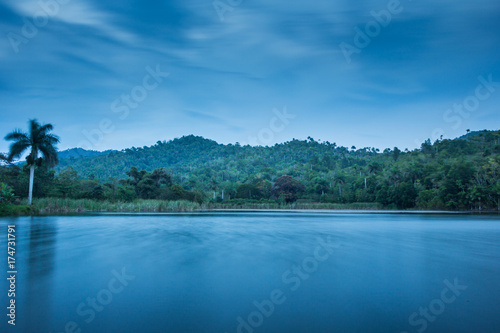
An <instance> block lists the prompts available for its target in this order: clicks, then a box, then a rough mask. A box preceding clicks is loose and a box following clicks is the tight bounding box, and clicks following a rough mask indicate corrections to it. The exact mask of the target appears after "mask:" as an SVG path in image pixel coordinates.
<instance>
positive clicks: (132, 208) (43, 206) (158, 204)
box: [33, 198, 201, 215]
mask: <svg viewBox="0 0 500 333" xmlns="http://www.w3.org/2000/svg"><path fill="white" fill-rule="evenodd" d="M200 208H201V207H200V205H199V204H197V203H194V202H190V201H164V200H136V201H132V202H121V201H117V202H111V201H104V200H91V199H78V200H75V199H61V198H40V199H36V200H34V201H33V212H34V214H36V215H51V214H72V213H90V212H127V213H128V212H130V213H155V212H192V211H196V210H199V209H200Z"/></svg>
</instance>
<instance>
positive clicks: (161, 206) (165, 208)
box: [0, 198, 383, 216]
mask: <svg viewBox="0 0 500 333" xmlns="http://www.w3.org/2000/svg"><path fill="white" fill-rule="evenodd" d="M382 208H383V207H382V205H380V204H378V203H363V202H355V203H350V204H338V203H314V202H295V203H289V204H286V203H281V204H280V203H277V202H274V201H267V200H266V201H258V200H241V199H240V200H231V201H227V202H220V203H213V202H212V203H206V204H198V203H196V202H191V201H185V200H181V201H164V200H136V201H132V202H121V201H116V202H112V201H105V200H91V199H62V198H37V199H34V200H33V205H32V206H26V205H3V206H1V207H0V216H1V215H3V216H5V215H57V214H79V213H103V212H113V213H117V212H125V213H160V212H194V211H202V210H211V209H316V210H320V209H337V210H342V209H352V210H356V209H363V210H378V209H382Z"/></svg>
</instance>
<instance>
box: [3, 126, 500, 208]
mask: <svg viewBox="0 0 500 333" xmlns="http://www.w3.org/2000/svg"><path fill="white" fill-rule="evenodd" d="M6 158H7V159H8V156H7V157H6ZM58 159H59V164H58V165H57V166H56V169H52V168H51V166H52V164H51V163H50V161H47V162H45V161H44V160H43V159H42V160H40V163H39V167H38V168H37V172H36V173H35V175H34V183H35V187H34V189H33V196H34V197H35V198H37V197H49V196H50V197H62V198H74V199H78V198H92V199H96V200H110V201H133V200H135V199H160V200H188V201H193V202H198V203H203V202H213V203H221V204H224V203H226V202H232V201H235V200H236V201H239V202H243V203H244V202H275V203H287V204H289V203H293V202H302V203H308V202H310V203H326V204H328V203H335V204H351V203H377V204H379V205H381V206H383V207H385V208H394V209H395V208H398V209H449V210H498V209H499V208H500V182H499V176H500V131H479V132H470V133H467V134H466V135H464V136H462V137H460V138H457V139H454V140H448V139H439V140H436V141H435V142H431V141H430V140H427V141H425V142H424V143H422V145H421V147H420V148H419V149H415V150H412V151H409V150H404V151H403V150H400V149H399V148H397V147H394V148H393V149H389V148H388V149H385V150H384V151H382V152H381V151H379V150H378V149H376V148H371V147H365V148H356V147H354V146H353V147H351V148H350V149H349V148H347V147H342V146H337V145H336V144H335V143H330V142H328V141H323V142H320V141H317V140H314V139H313V138H311V137H309V138H308V139H307V140H292V141H289V142H285V143H282V144H276V145H274V146H272V147H260V146H258V147H253V146H241V145H239V144H238V143H236V144H228V145H222V144H218V143H216V142H215V141H212V140H208V139H204V138H202V137H196V136H193V135H190V136H185V137H182V138H179V139H174V140H171V141H169V142H165V141H163V142H161V141H158V142H157V143H156V144H155V145H153V146H150V147H142V148H135V147H133V148H130V149H125V150H123V151H108V152H105V153H97V152H94V153H92V152H88V153H87V154H86V156H82V157H78V156H76V157H75V154H74V152H73V153H72V152H70V151H69V152H68V151H67V152H61V153H59V154H58ZM32 165H33V164H32V163H29V161H27V162H26V163H25V164H24V165H16V164H12V163H7V162H4V163H3V165H2V166H0V183H3V185H2V187H0V191H1V192H0V193H3V192H9V193H10V194H9V195H5V196H10V198H11V199H9V200H12V196H14V197H17V198H24V197H26V196H29V187H30V186H29V179H30V171H31V167H32ZM2 189H3V190H2Z"/></svg>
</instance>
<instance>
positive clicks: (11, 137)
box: [5, 129, 29, 141]
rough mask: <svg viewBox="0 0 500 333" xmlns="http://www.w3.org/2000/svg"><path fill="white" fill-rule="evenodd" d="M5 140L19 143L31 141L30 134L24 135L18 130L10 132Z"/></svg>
mask: <svg viewBox="0 0 500 333" xmlns="http://www.w3.org/2000/svg"><path fill="white" fill-rule="evenodd" d="M5 140H7V141H14V140H15V141H19V140H26V141H29V137H28V134H26V133H24V132H23V131H21V130H20V129H16V130H14V131H13V132H10V133H9V134H7V135H6V136H5Z"/></svg>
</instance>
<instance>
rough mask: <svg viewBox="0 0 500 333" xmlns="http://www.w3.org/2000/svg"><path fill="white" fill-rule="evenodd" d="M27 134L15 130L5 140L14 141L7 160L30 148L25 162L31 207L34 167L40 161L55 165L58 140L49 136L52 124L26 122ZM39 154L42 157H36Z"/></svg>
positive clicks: (33, 120)
mask: <svg viewBox="0 0 500 333" xmlns="http://www.w3.org/2000/svg"><path fill="white" fill-rule="evenodd" d="M28 124H29V133H24V132H23V131H21V130H19V129H16V130H15V131H13V132H11V133H9V134H7V136H5V140H8V141H14V142H13V143H12V144H11V145H10V152H9V156H8V157H7V158H8V159H9V160H12V159H15V158H19V157H20V156H21V155H22V154H23V153H24V151H25V150H26V149H28V148H31V152H30V154H29V155H28V156H27V157H26V162H27V163H28V165H29V167H30V188H29V195H28V205H31V202H32V199H33V179H34V176H35V165H36V166H40V165H41V164H42V161H45V162H46V163H48V165H50V166H54V165H56V164H57V163H58V162H59V161H58V159H57V149H56V147H55V145H56V144H57V143H58V142H59V138H58V137H57V136H56V135H54V134H49V132H50V131H52V129H53V126H52V124H44V125H40V123H39V122H38V121H37V120H36V119H32V120H30V121H29V122H28ZM39 153H41V154H42V156H43V158H42V157H40V158H39V157H38V155H39Z"/></svg>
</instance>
